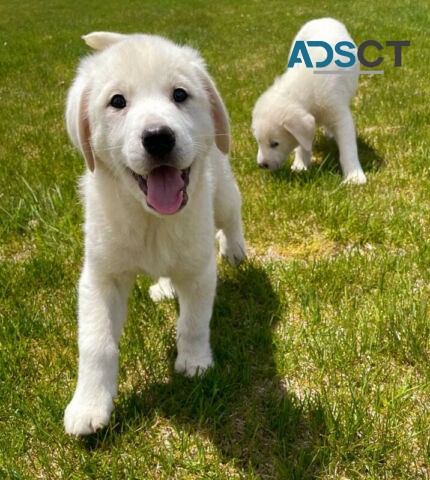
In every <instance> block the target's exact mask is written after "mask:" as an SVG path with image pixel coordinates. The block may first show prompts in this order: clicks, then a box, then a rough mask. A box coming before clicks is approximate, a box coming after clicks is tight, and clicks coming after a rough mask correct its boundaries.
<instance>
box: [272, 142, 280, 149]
mask: <svg viewBox="0 0 430 480" xmlns="http://www.w3.org/2000/svg"><path fill="white" fill-rule="evenodd" d="M278 146H279V142H276V141H273V142H270V148H276V147H278Z"/></svg>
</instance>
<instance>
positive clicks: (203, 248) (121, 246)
mask: <svg viewBox="0 0 430 480" xmlns="http://www.w3.org/2000/svg"><path fill="white" fill-rule="evenodd" d="M201 227H203V228H199V229H196V228H195V225H188V224H187V223H185V222H182V223H181V222H177V223H176V222H166V224H164V223H163V222H152V223H149V224H147V223H144V224H142V225H139V224H136V223H135V224H134V225H131V224H129V225H124V223H123V224H122V228H121V232H122V233H121V235H119V236H116V235H115V236H111V237H110V236H109V233H108V232H106V233H107V235H106V236H105V239H104V241H102V245H101V247H102V248H103V249H106V251H105V252H104V255H103V256H104V258H110V259H114V260H113V261H112V263H111V264H110V267H111V268H112V270H113V271H129V272H133V273H144V274H147V275H149V276H151V277H153V278H158V277H160V276H170V275H172V272H174V271H177V270H179V271H181V272H184V273H186V272H187V271H193V270H195V269H196V268H199V267H198V266H199V264H200V265H201V263H202V262H203V261H204V259H205V258H207V257H208V255H210V254H211V248H212V249H213V242H211V239H213V231H212V229H211V227H210V225H205V226H203V225H202V226H201ZM115 230H117V229H116V228H115ZM103 244H104V245H103Z"/></svg>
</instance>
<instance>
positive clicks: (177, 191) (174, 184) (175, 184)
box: [130, 165, 191, 215]
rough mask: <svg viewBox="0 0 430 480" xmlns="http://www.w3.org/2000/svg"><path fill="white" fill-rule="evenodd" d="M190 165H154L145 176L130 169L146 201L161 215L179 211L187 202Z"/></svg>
mask: <svg viewBox="0 0 430 480" xmlns="http://www.w3.org/2000/svg"><path fill="white" fill-rule="evenodd" d="M190 170H191V167H188V168H184V169H183V170H180V169H179V168H175V167H170V166H167V165H163V166H161V167H156V168H154V169H153V170H151V172H150V173H149V174H148V175H147V176H143V175H139V174H137V173H136V172H133V170H130V172H131V174H132V176H133V177H134V179H135V180H136V181H137V184H138V185H139V188H140V189H141V190H142V192H143V193H144V194H145V196H146V203H147V204H148V206H150V207H151V208H152V209H153V210H155V211H156V212H158V213H161V214H162V215H172V214H174V213H176V212H179V210H181V208H183V207H185V205H186V204H187V202H188V194H187V186H188V184H189V182H190Z"/></svg>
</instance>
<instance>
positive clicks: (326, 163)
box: [274, 133, 385, 183]
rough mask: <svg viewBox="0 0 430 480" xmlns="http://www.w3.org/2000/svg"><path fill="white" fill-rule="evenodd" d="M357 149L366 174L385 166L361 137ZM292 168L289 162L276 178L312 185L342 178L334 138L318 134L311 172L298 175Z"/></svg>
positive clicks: (379, 156)
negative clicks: (334, 178)
mask: <svg viewBox="0 0 430 480" xmlns="http://www.w3.org/2000/svg"><path fill="white" fill-rule="evenodd" d="M357 149H358V158H359V159H360V163H361V166H362V168H363V171H364V172H365V173H369V172H377V171H379V170H381V169H382V168H383V167H384V166H385V160H384V159H383V157H381V155H380V154H379V153H378V152H377V151H376V150H375V149H374V148H373V147H372V146H371V145H370V144H369V143H368V142H367V141H366V140H365V139H364V138H363V137H362V136H360V135H359V136H358V137H357ZM291 158H293V156H292V157H291ZM291 161H292V160H291ZM290 167H291V162H288V165H286V166H285V167H284V168H282V169H280V170H278V171H276V172H274V178H275V179H276V180H277V181H291V182H300V183H310V182H314V181H315V180H317V179H320V178H323V177H325V176H333V175H337V176H339V178H340V179H341V178H342V169H341V167H340V163H339V150H338V147H337V144H336V142H335V140H334V139H333V138H326V137H324V135H322V134H321V133H318V134H317V136H316V138H315V141H314V145H313V152H312V165H311V167H310V168H309V170H308V171H306V172H300V173H297V172H293V171H292V170H291V168H290Z"/></svg>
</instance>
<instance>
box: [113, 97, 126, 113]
mask: <svg viewBox="0 0 430 480" xmlns="http://www.w3.org/2000/svg"><path fill="white" fill-rule="evenodd" d="M126 105H127V101H126V99H125V98H124V97H123V96H122V95H114V96H113V97H112V98H111V99H110V106H111V107H113V108H117V109H118V110H122V109H123V108H125V107H126Z"/></svg>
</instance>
